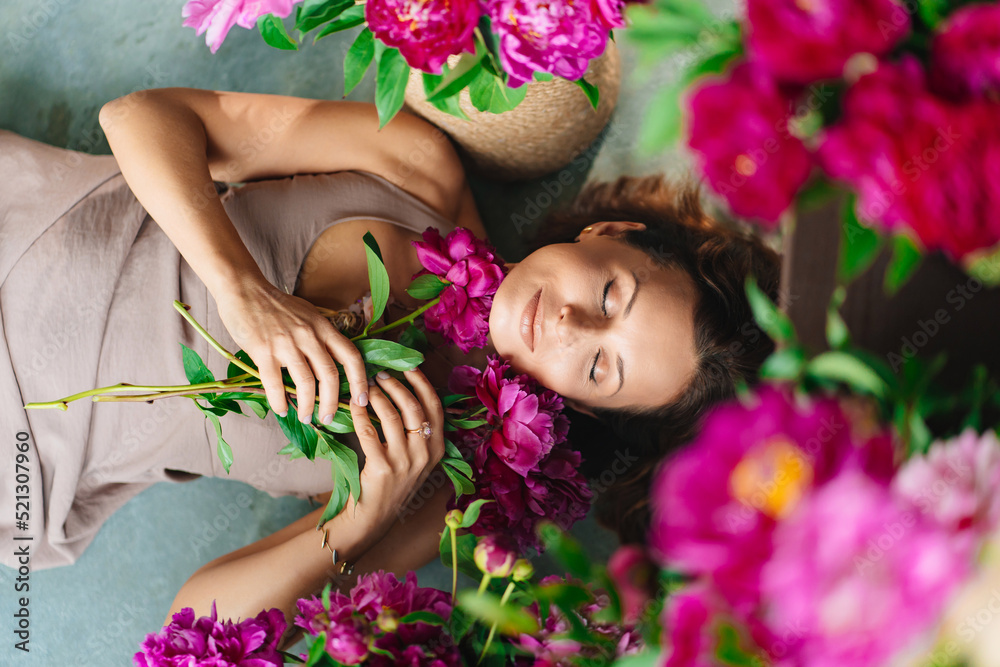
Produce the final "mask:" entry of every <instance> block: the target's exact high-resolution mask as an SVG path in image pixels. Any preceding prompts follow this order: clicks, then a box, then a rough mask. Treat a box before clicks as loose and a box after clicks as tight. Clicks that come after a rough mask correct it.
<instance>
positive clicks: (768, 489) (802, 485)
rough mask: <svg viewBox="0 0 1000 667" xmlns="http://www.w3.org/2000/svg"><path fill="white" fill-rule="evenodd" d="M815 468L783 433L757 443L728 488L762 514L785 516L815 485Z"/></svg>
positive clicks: (735, 469)
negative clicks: (813, 484) (813, 483)
mask: <svg viewBox="0 0 1000 667" xmlns="http://www.w3.org/2000/svg"><path fill="white" fill-rule="evenodd" d="M812 481H813V469H812V466H811V465H810V464H809V461H808V460H806V458H805V457H804V456H803V455H802V452H801V450H799V448H798V447H796V446H795V443H793V442H792V441H791V440H789V439H788V438H787V437H786V436H784V435H777V436H774V437H772V438H770V439H768V440H765V441H764V442H762V443H760V444H759V445H756V446H754V447H753V448H752V449H751V450H750V451H749V452H747V454H746V456H744V457H743V459H742V460H741V461H740V462H739V463H738V464H737V465H736V467H735V468H733V472H732V474H730V476H729V492H730V494H731V495H732V497H733V498H735V499H736V500H739V501H740V502H742V503H744V504H745V505H749V506H751V507H753V508H755V509H757V510H758V511H760V512H761V513H763V514H766V515H767V516H769V517H771V518H774V519H782V518H784V517H785V516H787V515H788V514H789V513H790V512H791V511H792V509H794V508H795V506H796V504H798V502H799V500H800V499H801V498H802V496H803V495H805V493H806V491H807V490H808V489H809V487H810V486H811V485H812Z"/></svg>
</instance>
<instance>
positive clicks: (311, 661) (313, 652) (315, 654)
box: [306, 630, 326, 667]
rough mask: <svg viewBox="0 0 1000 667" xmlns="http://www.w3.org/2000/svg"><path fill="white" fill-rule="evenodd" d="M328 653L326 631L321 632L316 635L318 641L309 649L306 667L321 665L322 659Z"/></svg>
mask: <svg viewBox="0 0 1000 667" xmlns="http://www.w3.org/2000/svg"><path fill="white" fill-rule="evenodd" d="M325 653H326V631H325V630H324V631H322V632H320V633H319V634H318V635H316V640H315V641H314V642H313V644H312V646H310V647H309V653H308V654H307V656H306V666H307V667H312V666H313V665H316V664H317V663H319V661H320V658H322V657H323V655H324V654H325Z"/></svg>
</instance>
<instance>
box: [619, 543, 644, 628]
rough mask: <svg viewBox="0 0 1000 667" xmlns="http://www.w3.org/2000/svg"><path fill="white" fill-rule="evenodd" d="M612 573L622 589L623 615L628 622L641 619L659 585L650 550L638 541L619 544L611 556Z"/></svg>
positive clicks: (620, 594) (620, 595)
mask: <svg viewBox="0 0 1000 667" xmlns="http://www.w3.org/2000/svg"><path fill="white" fill-rule="evenodd" d="M608 576H609V577H611V581H613V582H614V584H615V589H616V590H617V592H618V599H619V600H620V602H621V606H622V619H623V620H624V621H625V622H626V623H636V622H638V621H639V617H640V616H642V612H643V611H644V610H645V608H646V605H647V604H649V602H650V599H651V597H650V592H651V591H652V590H654V589H655V586H656V567H655V566H654V565H653V562H652V561H651V560H650V558H649V554H648V553H646V550H645V549H643V548H642V547H640V546H638V545H635V544H625V545H622V546H620V547H618V550H617V551H615V552H614V553H613V554H611V558H610V559H609V560H608Z"/></svg>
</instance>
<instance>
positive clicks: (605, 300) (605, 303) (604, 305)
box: [590, 278, 615, 384]
mask: <svg viewBox="0 0 1000 667" xmlns="http://www.w3.org/2000/svg"><path fill="white" fill-rule="evenodd" d="M613 282H615V281H614V278H612V279H611V280H609V281H608V282H607V283H605V285H604V294H603V295H602V296H601V312H602V313H604V316H605V317H607V316H608V292H609V291H610V290H611V284H612V283H613ZM600 356H601V351H600V350H598V351H597V354H596V355H594V363H593V364H591V366H590V381H591V382H593V383H594V384H597V380H596V379H595V378H594V371H596V370H597V360H598V359H599V358H600Z"/></svg>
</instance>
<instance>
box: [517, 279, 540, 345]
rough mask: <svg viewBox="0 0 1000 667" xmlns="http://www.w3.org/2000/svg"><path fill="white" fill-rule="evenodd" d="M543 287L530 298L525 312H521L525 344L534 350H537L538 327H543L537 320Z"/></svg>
mask: <svg viewBox="0 0 1000 667" xmlns="http://www.w3.org/2000/svg"><path fill="white" fill-rule="evenodd" d="M541 296H542V289H541V288H538V291H537V292H535V295H534V296H533V297H531V299H529V300H528V303H527V304H525V306H524V312H522V313H521V320H520V322H521V338H522V339H523V340H524V344H525V345H527V346H528V349H529V350H531V351H532V352H534V351H535V336H536V334H537V332H536V328H537V329H539V330H540V329H541V327H540V326H539V324H538V323H536V322H535V320H536V318H537V316H538V304H539V302H540V301H541Z"/></svg>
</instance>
